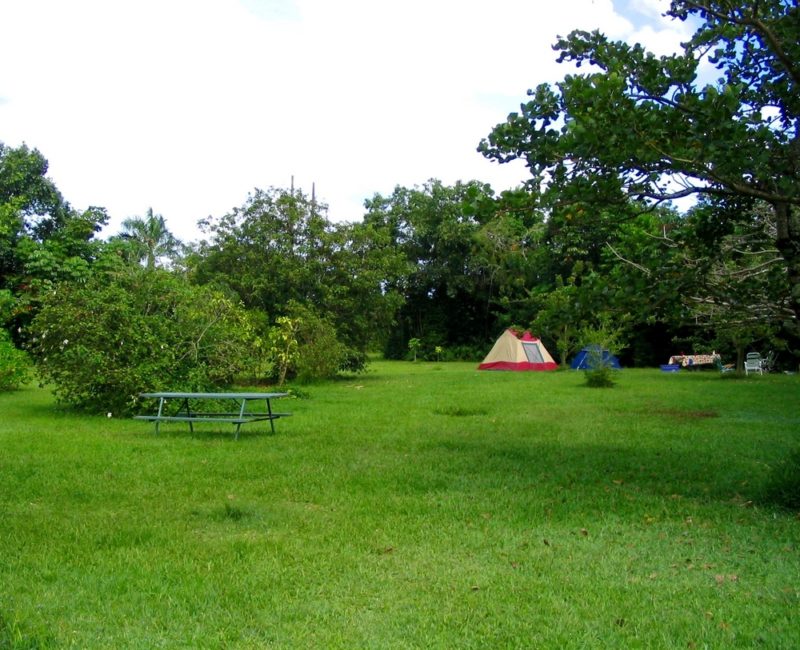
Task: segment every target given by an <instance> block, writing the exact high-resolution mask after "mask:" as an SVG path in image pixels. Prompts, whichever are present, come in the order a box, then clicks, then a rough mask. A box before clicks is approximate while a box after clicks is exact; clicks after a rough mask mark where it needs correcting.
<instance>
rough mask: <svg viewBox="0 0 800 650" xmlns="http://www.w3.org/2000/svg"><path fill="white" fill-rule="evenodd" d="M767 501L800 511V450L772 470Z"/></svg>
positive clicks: (766, 495) (767, 490)
mask: <svg viewBox="0 0 800 650" xmlns="http://www.w3.org/2000/svg"><path fill="white" fill-rule="evenodd" d="M765 499H766V501H767V502H768V503H772V504H775V505H779V506H782V507H784V508H790V509H791V510H800V449H795V450H794V451H793V452H792V453H790V454H789V455H788V456H787V457H786V458H785V459H784V460H782V461H780V462H779V463H777V464H776V465H775V466H774V467H773V468H772V473H771V474H770V477H769V480H768V482H767V487H766V490H765Z"/></svg>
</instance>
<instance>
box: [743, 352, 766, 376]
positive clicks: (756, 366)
mask: <svg viewBox="0 0 800 650" xmlns="http://www.w3.org/2000/svg"><path fill="white" fill-rule="evenodd" d="M751 372H757V373H758V374H759V375H763V374H764V360H763V359H762V358H761V355H760V354H759V353H758V352H748V353H747V356H746V357H745V360H744V374H746V375H749V374H750V373H751Z"/></svg>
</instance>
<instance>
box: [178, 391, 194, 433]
mask: <svg viewBox="0 0 800 650" xmlns="http://www.w3.org/2000/svg"><path fill="white" fill-rule="evenodd" d="M183 408H185V409H186V416H187V417H192V411H191V409H190V408H189V398H188V397H187V398H185V399H184V400H183ZM180 412H181V411H180V409H178V413H180ZM189 433H194V424H192V421H191V420H189Z"/></svg>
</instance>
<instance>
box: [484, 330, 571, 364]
mask: <svg viewBox="0 0 800 650" xmlns="http://www.w3.org/2000/svg"><path fill="white" fill-rule="evenodd" d="M556 368H558V364H557V363H556V362H555V361H553V357H551V356H550V353H549V352H548V351H547V350H546V349H545V347H544V344H543V343H542V342H541V341H540V340H539V339H537V338H536V337H535V336H531V333H530V332H525V333H524V334H522V335H519V334H517V333H516V332H515V331H514V330H510V329H508V330H506V331H505V332H503V333H502V334H501V335H500V338H499V339H497V341H496V342H495V344H494V347H493V348H492V349H491V350H490V351H489V354H487V355H486V358H485V359H484V360H483V363H482V364H481V365H479V366H478V370H555V369H556Z"/></svg>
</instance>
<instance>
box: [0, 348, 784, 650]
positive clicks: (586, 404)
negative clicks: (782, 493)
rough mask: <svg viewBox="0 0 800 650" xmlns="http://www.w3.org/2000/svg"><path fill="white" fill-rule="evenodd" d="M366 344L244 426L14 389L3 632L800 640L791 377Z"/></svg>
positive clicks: (4, 475)
mask: <svg viewBox="0 0 800 650" xmlns="http://www.w3.org/2000/svg"><path fill="white" fill-rule="evenodd" d="M582 384H583V378H582V375H581V374H580V373H577V372H574V371H564V372H561V371H559V372H553V373H490V372H478V371H476V370H475V366H474V364H455V363H454V364H429V363H399V362H396V363H390V362H376V363H374V364H373V365H372V366H371V367H370V371H369V372H368V373H367V374H365V375H360V376H355V377H352V378H349V379H346V380H341V381H336V382H331V383H326V384H320V385H314V386H310V387H302V388H301V389H300V393H301V394H302V397H301V398H298V399H291V400H286V401H285V402H282V403H281V404H280V410H289V411H291V412H293V413H294V415H293V417H291V418H286V419H282V420H279V421H278V422H277V423H276V434H275V435H271V434H270V433H269V424H268V423H258V424H254V425H253V424H251V425H248V426H247V427H244V428H243V430H242V435H241V437H240V439H239V441H238V442H236V441H234V439H233V434H232V428H227V427H225V426H222V427H220V425H211V424H206V425H205V426H198V427H196V431H195V433H194V434H190V433H189V432H188V431H187V430H186V427H184V426H180V425H171V426H166V425H165V426H163V427H162V432H161V434H160V435H159V436H155V435H154V433H153V428H152V425H150V424H148V423H145V422H140V421H134V420H132V419H122V418H116V417H112V418H110V419H109V418H107V417H90V416H86V415H80V414H75V413H71V412H68V411H64V410H62V409H59V408H58V407H57V406H56V405H55V403H54V401H53V399H52V397H51V396H50V394H49V393H48V392H47V391H44V390H41V389H38V388H30V389H27V390H23V391H19V392H15V393H10V394H0V647H2V648H50V647H53V648H598V647H610V648H628V647H641V648H705V647H709V648H729V647H741V648H754V647H758V648H798V647H800V623H798V621H800V519H799V518H798V516H797V515H796V514H794V513H791V512H786V511H782V510H780V509H777V508H774V507H772V506H770V505H768V504H765V503H763V502H761V501H760V499H761V495H762V493H763V487H764V484H765V481H766V480H767V478H768V476H769V471H770V467H771V466H772V465H774V464H775V463H777V462H779V461H780V460H781V459H782V458H784V457H785V456H786V455H787V453H788V451H789V450H791V449H794V448H796V447H797V446H798V445H800V380H799V378H798V377H796V376H783V375H773V376H764V377H749V378H746V379H744V378H743V379H723V378H721V377H720V375H718V374H717V373H713V372H705V373H703V372H695V373H687V372H681V373H677V374H665V373H661V372H659V371H657V370H624V371H622V372H621V373H620V375H619V384H618V386H616V387H615V388H613V389H610V390H609V389H590V388H585V387H584V386H583V385H582Z"/></svg>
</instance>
